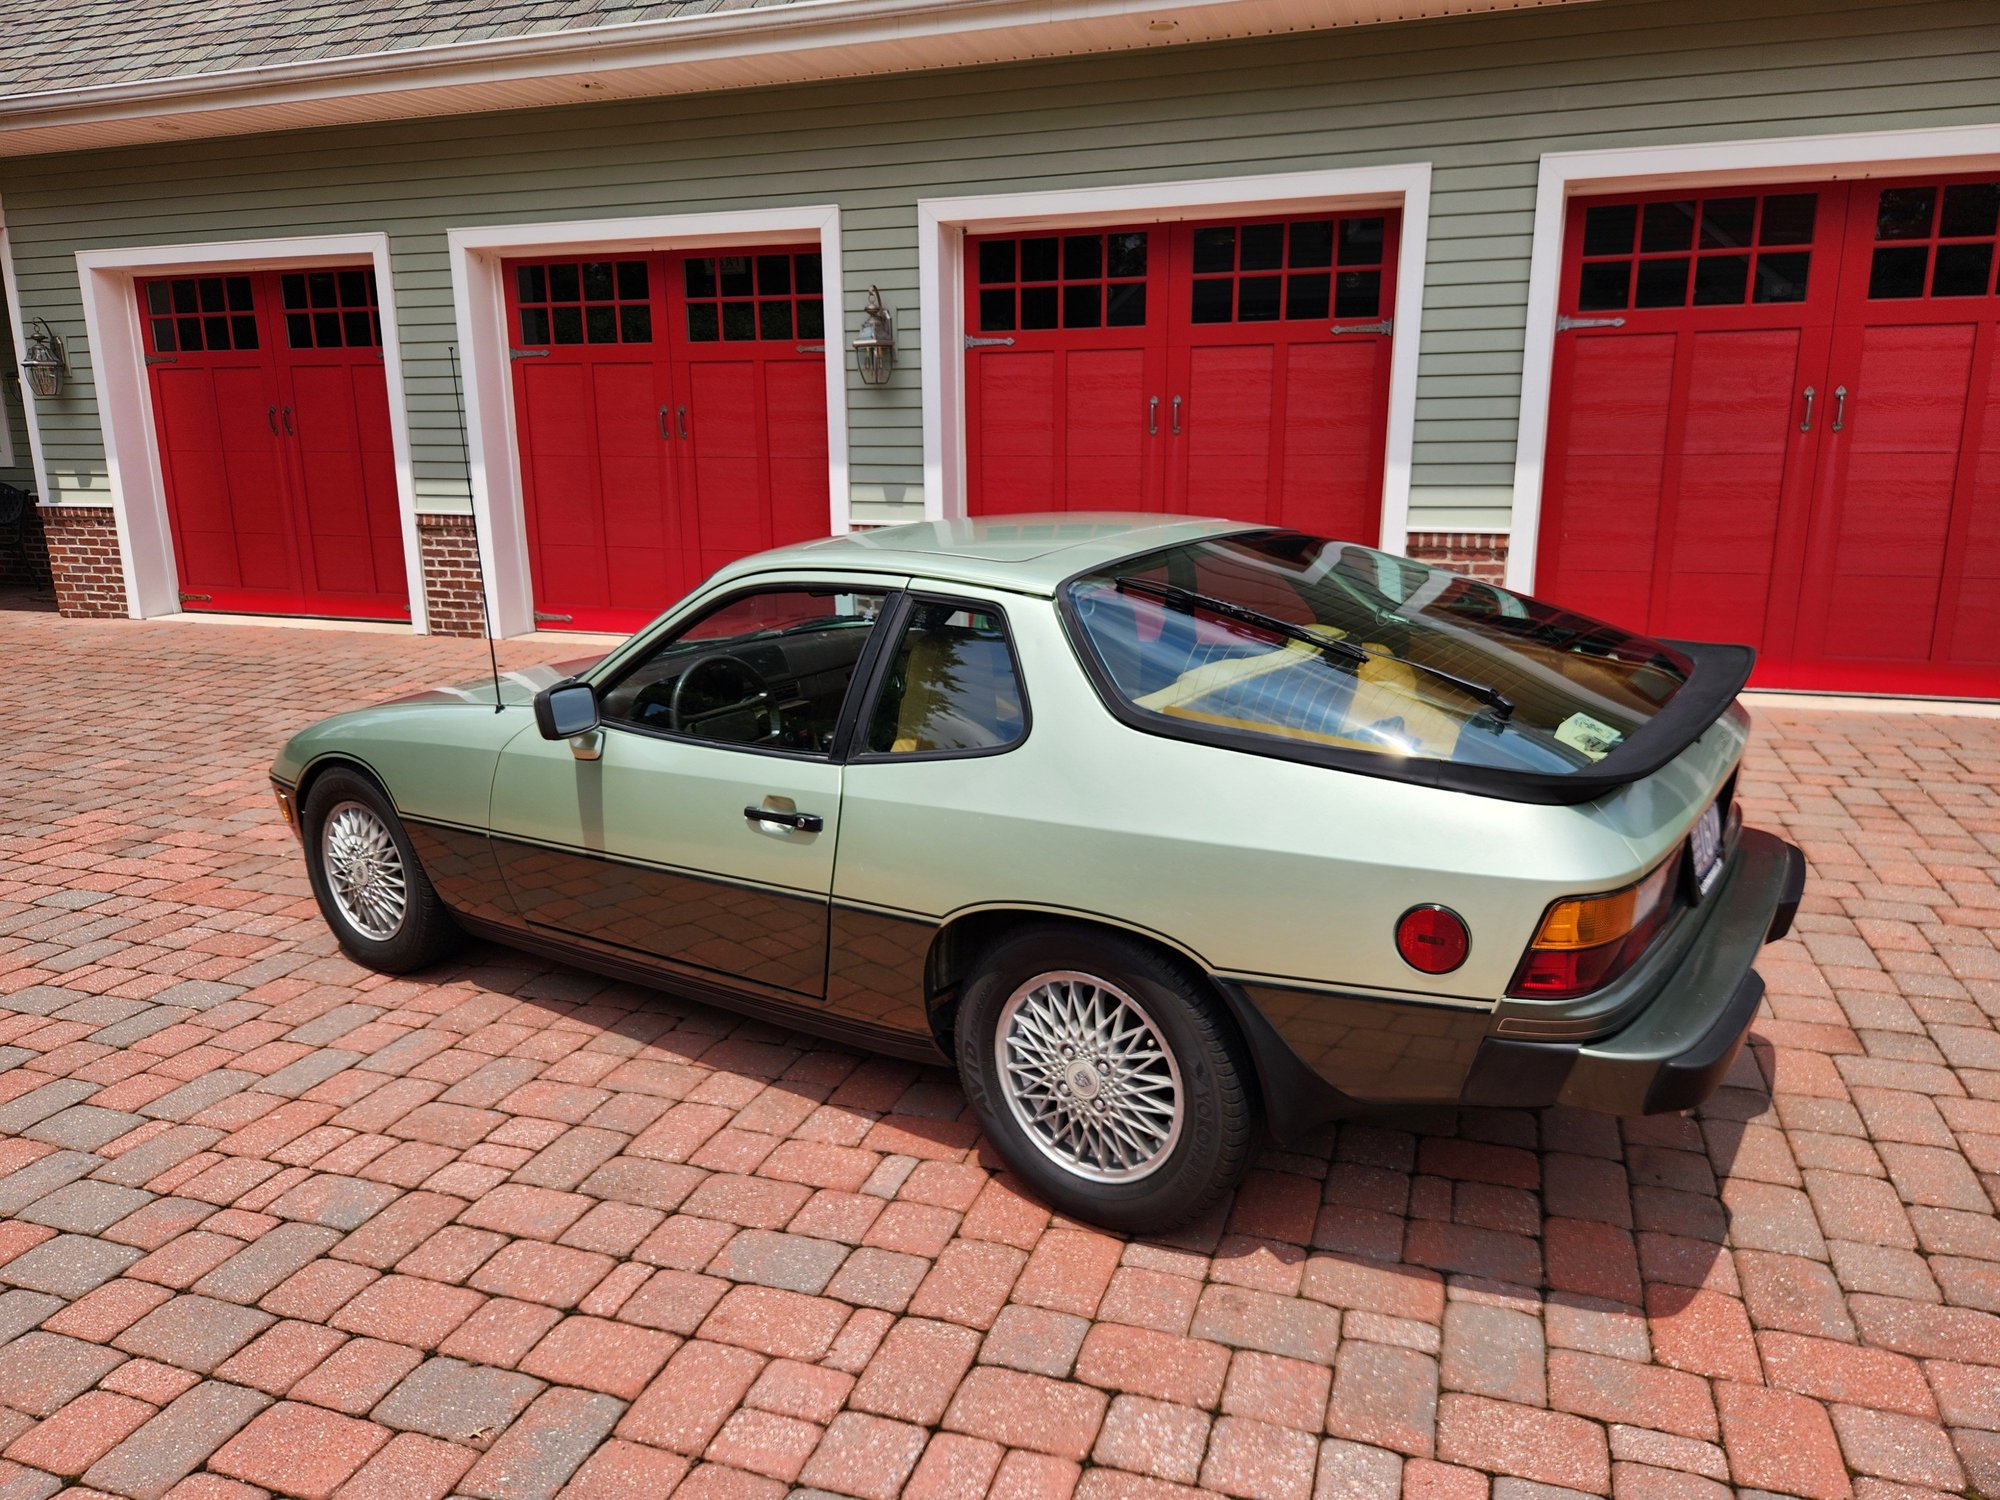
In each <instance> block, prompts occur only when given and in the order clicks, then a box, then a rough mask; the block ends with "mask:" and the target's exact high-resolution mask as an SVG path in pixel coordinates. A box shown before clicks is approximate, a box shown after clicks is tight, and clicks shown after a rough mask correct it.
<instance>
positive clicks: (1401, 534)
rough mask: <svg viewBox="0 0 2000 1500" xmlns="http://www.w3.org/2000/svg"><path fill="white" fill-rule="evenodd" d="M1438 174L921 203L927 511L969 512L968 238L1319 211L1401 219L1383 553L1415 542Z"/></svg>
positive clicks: (1383, 171)
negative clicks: (1420, 363)
mask: <svg viewBox="0 0 2000 1500" xmlns="http://www.w3.org/2000/svg"><path fill="white" fill-rule="evenodd" d="M1430 201H1431V166H1430V163H1429V162H1409V163H1405V164H1401V165H1394V166H1383V167H1350V168H1344V169H1340V170H1334V171H1325V172H1284V173H1275V174H1272V175H1270V176H1262V177H1209V178H1199V179H1194V180H1191V181H1186V182H1149V183H1134V184H1125V185H1121V186H1116V187H1089V188H1061V189H1055V190H1051V191H1047V192H1030V193H994V194H985V195H981V196H979V197H970V198H923V199H919V200H918V203H917V285H918V300H919V303H920V305H921V306H922V308H923V311H924V317H923V320H922V321H923V327H922V336H921V340H920V359H921V363H922V365H923V407H924V514H925V515H926V516H928V517H930V518H932V519H933V520H935V519H939V518H942V517H947V516H949V517H958V516H962V515H964V514H965V490H966V469H965V462H966V460H965V302H964V298H963V296H962V294H961V293H962V283H963V280H964V276H965V237H966V235H967V234H968V233H979V234H992V233H998V232H1003V231H1006V230H1009V229H1029V228H1041V227H1044V226H1047V225H1056V224H1059V225H1067V226H1078V225H1087V224H1121V223H1134V222H1154V223H1169V222H1172V221H1174V220H1178V219H1193V218H1227V217H1229V216H1231V215H1234V214H1284V213H1297V212H1310V211H1312V210H1315V209H1336V208H1368V207H1374V206H1377V205H1381V206H1384V207H1397V208H1400V209H1401V211H1402V216H1403V225H1402V230H1401V236H1402V240H1401V249H1400V251H1399V253H1398V256H1397V260H1396V305H1395V307H1394V308H1393V309H1392V316H1393V317H1394V318H1395V320H1396V321H1395V332H1394V335H1393V337H1392V339H1391V342H1390V354H1389V417H1388V439H1387V445H1386V447H1385V450H1384V455H1383V465H1382V535H1381V545H1382V547H1383V548H1384V549H1385V550H1387V551H1391V552H1401V551H1403V550H1404V548H1405V547H1406V546H1407V545H1408V542H1409V519H1410V453H1411V448H1412V446H1413V444H1414V441H1415V435H1416V417H1417V353H1418V349H1417V346H1418V343H1419V340H1420V338H1421V335H1422V332H1423V327H1422V324H1423V307H1424V251H1425V246H1426V242H1427V241H1428V239H1429V232H1430Z"/></svg>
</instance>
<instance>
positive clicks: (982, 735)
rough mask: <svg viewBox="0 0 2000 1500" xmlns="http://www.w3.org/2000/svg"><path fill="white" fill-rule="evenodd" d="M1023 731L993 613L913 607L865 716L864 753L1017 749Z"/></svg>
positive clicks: (999, 623) (1018, 696)
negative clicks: (893, 655)
mask: <svg viewBox="0 0 2000 1500" xmlns="http://www.w3.org/2000/svg"><path fill="white" fill-rule="evenodd" d="M1026 732H1027V706H1026V700H1025V699H1024V697H1023V696H1022V692H1021V679H1020V675H1019V673H1018V671H1017V670H1016V668H1015V664H1014V652H1013V648H1012V647H1011V646H1010V645H1009V643H1008V640H1007V627H1006V623H1005V621H1003V620H1002V619H1001V617H1000V615H999V614H998V612H997V611H993V610H986V609H981V608H979V607H978V606H976V605H960V604H947V603H937V602H925V603H922V604H919V605H917V607H916V608H915V609H914V610H913V611H912V612H911V614H910V621H909V624H908V625H907V626H906V627H905V628H904V631H903V639H902V641H901V642H900V643H899V644H898V646H897V649H896V657H895V660H894V662H893V664H892V665H891V666H890V669H889V676H888V678H887V679H886V680H885V681H884V683H883V685H882V690H881V694H880V696H879V697H878V698H877V700H876V703H875V707H874V709H873V711H872V712H871V713H870V714H869V719H868V751H869V753H870V754H873V755H896V756H902V755H949V754H959V755H962V754H965V753H967V752H968V751H979V750H998V749H1001V748H1004V747H1006V746H1008V745H1013V744H1016V743H1018V742H1019V741H1020V740H1021V738H1022V737H1023V736H1024V735H1025V734H1026Z"/></svg>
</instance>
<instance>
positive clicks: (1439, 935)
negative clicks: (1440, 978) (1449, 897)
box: [1396, 906, 1472, 974]
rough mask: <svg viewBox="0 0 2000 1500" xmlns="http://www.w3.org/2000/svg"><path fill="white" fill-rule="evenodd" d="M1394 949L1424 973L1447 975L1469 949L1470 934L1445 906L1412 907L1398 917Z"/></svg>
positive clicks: (1457, 915)
mask: <svg viewBox="0 0 2000 1500" xmlns="http://www.w3.org/2000/svg"><path fill="white" fill-rule="evenodd" d="M1396 951H1397V952H1398V953H1400V954H1402V955H1403V962H1404V963H1406V964H1408V965H1409V966H1410V967H1411V968H1413V969H1416V970H1418V971H1420V972H1421V973H1425V974H1449V973H1450V972H1451V971H1452V970H1453V969H1455V968H1457V967H1458V966H1459V965H1460V964H1462V963H1464V962H1465V955H1466V954H1468V953H1470V952H1471V951H1472V934H1471V933H1469V932H1467V931H1466V930H1465V921H1464V919H1463V918H1461V917H1460V916H1459V914H1458V913H1457V912H1455V911H1453V910H1452V909H1451V908H1450V907H1448V906H1413V907H1411V908H1410V909H1409V910H1408V911H1406V912H1404V913H1403V915H1402V916H1401V917H1400V918H1398V919H1397V922H1396Z"/></svg>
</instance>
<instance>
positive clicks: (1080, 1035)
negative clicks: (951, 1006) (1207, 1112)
mask: <svg viewBox="0 0 2000 1500" xmlns="http://www.w3.org/2000/svg"><path fill="white" fill-rule="evenodd" d="M994 1042H995V1046H994V1051H995V1053H996V1055H997V1058H998V1061H999V1074H1000V1087H1001V1092H1002V1094H1003V1095H1004V1096H1005V1097H1006V1100H1007V1105H1008V1108H1009V1109H1010V1110H1012V1112H1013V1115H1014V1119H1015V1120H1016V1122H1018V1123H1019V1125H1020V1126H1021V1128H1022V1130H1023V1131H1025V1132H1026V1134H1027V1137H1028V1139H1029V1140H1030V1141H1031V1142H1033V1143H1034V1145H1035V1146H1036V1147H1037V1148H1038V1149H1039V1150H1040V1151H1041V1152H1042V1154H1043V1155H1044V1156H1047V1157H1048V1158H1049V1159H1050V1160H1051V1161H1053V1162H1055V1163H1056V1164H1057V1165H1059V1166H1060V1167H1062V1168H1063V1169H1064V1170H1065V1171H1068V1172H1073V1173H1075V1174H1076V1175H1077V1176H1079V1177H1084V1178H1088V1179H1089V1180H1090V1181H1093V1182H1132V1181H1135V1180H1137V1179H1138V1178H1141V1177H1145V1176H1147V1175H1149V1174H1150V1173H1152V1172H1154V1171H1155V1170H1157V1169H1158V1168H1159V1166H1160V1164H1161V1163H1162V1162H1164V1161H1165V1160H1166V1159H1167V1157H1168V1156H1169V1155H1171V1154H1172V1152H1173V1149H1174V1147H1175V1145H1176V1144H1177V1143H1178V1142H1179V1140H1180V1137H1181V1128H1182V1126H1183V1124H1184V1122H1185V1119H1186V1113H1187V1103H1186V1098H1185V1094H1184V1091H1183V1089H1182V1086H1181V1074H1180V1067H1179V1065H1178V1064H1177V1063H1176V1062H1175V1061H1174V1056H1173V1052H1172V1050H1171V1049H1170V1048H1169V1047H1168V1046H1167V1042H1166V1038H1165V1037H1163V1036H1162V1035H1161V1034H1160V1030H1159V1028H1158V1027H1157V1026H1155V1025H1154V1024H1153V1020H1152V1018H1151V1017H1150V1016H1148V1015H1147V1014H1146V1012H1145V1011H1144V1010H1143V1009H1141V1008H1140V1007H1139V1005H1138V1004H1137V1003H1136V1002H1135V1001H1134V1000H1133V999H1132V997H1131V996H1130V995H1128V994H1126V993H1125V992H1124V991H1123V990H1121V989H1119V988H1118V986H1116V985H1114V984H1112V983H1110V982H1109V981H1107V980H1104V979H1100V978H1096V977H1094V976H1092V975H1089V974H1083V973H1078V972H1075V971H1071V970H1061V971H1057V972H1053V973H1047V974H1037V975H1036V976H1035V977H1034V978H1032V979H1030V980H1028V981H1027V983H1025V984H1023V985H1021V986H1020V987H1019V988H1018V989H1016V990H1015V991H1014V993H1013V994H1012V996H1010V997H1009V998H1008V1000H1007V1003H1006V1004H1005V1005H1003V1006H1002V1007H1001V1008H1000V1016H999V1021H998V1023H997V1026H996V1028H995V1033H994Z"/></svg>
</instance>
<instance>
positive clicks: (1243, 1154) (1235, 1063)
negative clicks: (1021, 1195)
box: [954, 924, 1257, 1234]
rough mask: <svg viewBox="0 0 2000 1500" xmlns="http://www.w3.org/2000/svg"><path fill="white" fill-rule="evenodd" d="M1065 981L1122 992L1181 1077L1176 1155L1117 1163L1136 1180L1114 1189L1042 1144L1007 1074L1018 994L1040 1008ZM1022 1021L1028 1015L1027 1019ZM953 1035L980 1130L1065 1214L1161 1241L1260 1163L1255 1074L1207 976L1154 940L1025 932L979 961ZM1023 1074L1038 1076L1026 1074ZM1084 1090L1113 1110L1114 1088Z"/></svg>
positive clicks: (1052, 929) (1165, 1149)
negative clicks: (1047, 989)
mask: <svg viewBox="0 0 2000 1500" xmlns="http://www.w3.org/2000/svg"><path fill="white" fill-rule="evenodd" d="M1059 974H1076V975H1082V976H1086V977H1087V978H1088V979H1089V980H1091V981H1094V982H1095V983H1096V984H1097V985H1099V986H1109V987H1110V989H1111V990H1112V991H1115V992H1117V993H1116V996H1115V998H1116V999H1117V1000H1122V1001H1124V1002H1126V1003H1129V1004H1130V1005H1132V1006H1133V1007H1134V1008H1136V1010H1137V1011H1138V1012H1139V1013H1140V1014H1141V1015H1142V1016H1143V1017H1144V1019H1145V1020H1146V1021H1149V1022H1150V1023H1151V1026H1152V1030H1153V1033H1154V1035H1155V1036H1157V1038H1158V1039H1159V1041H1160V1042H1161V1043H1163V1044H1164V1046H1163V1051H1164V1053H1165V1055H1166V1056H1169V1057H1171V1058H1172V1061H1173V1066H1174V1068H1175V1069H1177V1070H1178V1075H1179V1076H1178V1095H1179V1099H1180V1102H1181V1111H1180V1124H1179V1128H1178V1133H1177V1135H1176V1136H1174V1137H1173V1139H1172V1143H1171V1145H1170V1146H1169V1145H1166V1144H1164V1142H1161V1143H1157V1144H1156V1153H1155V1154H1154V1155H1153V1156H1152V1157H1150V1158H1140V1157H1138V1156H1137V1155H1136V1153H1135V1154H1134V1159H1133V1160H1132V1161H1129V1162H1127V1163H1125V1164H1124V1166H1123V1167H1122V1168H1117V1164H1116V1163H1115V1161H1114V1162H1113V1163H1112V1166H1113V1167H1114V1168H1117V1169H1118V1170H1123V1171H1126V1172H1131V1173H1134V1174H1136V1175H1131V1176H1128V1177H1126V1178H1124V1179H1123V1180H1103V1176H1102V1175H1101V1172H1100V1175H1097V1176H1093V1175H1090V1167H1091V1164H1090V1163H1084V1164H1083V1165H1081V1166H1074V1165H1071V1164H1070V1163H1069V1162H1066V1161H1064V1160H1062V1159H1061V1158H1060V1157H1059V1155H1057V1154H1054V1153H1056V1152H1058V1151H1061V1150H1063V1149H1065V1148H1064V1147H1063V1145H1062V1144H1061V1143H1060V1142H1057V1141H1051V1143H1050V1144H1049V1145H1044V1144H1042V1143H1041V1140H1040V1139H1038V1137H1037V1135H1036V1134H1031V1132H1030V1128H1029V1126H1028V1124H1027V1123H1025V1122H1024V1118H1023V1115H1024V1114H1025V1113H1027V1112H1028V1111H1029V1110H1030V1108H1031V1107H1032V1106H1031V1105H1030V1104H1028V1103H1022V1104H1019V1105H1017V1104H1016V1103H1015V1102H1014V1099H1015V1095H1016V1094H1017V1093H1018V1091H1019V1089H1020V1087H1021V1086H1022V1085H1019V1084H1017V1086H1016V1089H1015V1090H1011V1091H1010V1089H1009V1087H1008V1085H1007V1083H1006V1082H1005V1081H1004V1080H1003V1077H1002V1064H1001V1059H1000V1050H1001V1043H1000V1033H999V1028H1000V1024H1001V1021H1002V1018H1003V1017H1006V1016H1007V1015H1008V1007H1009V1005H1010V1003H1012V1002H1014V1001H1015V998H1016V996H1017V995H1019V996H1022V997H1023V998H1022V1001H1021V1006H1023V1007H1025V1006H1027V1005H1029V1004H1030V999H1029V996H1030V995H1031V993H1032V992H1033V991H1035V990H1036V989H1037V986H1036V984H1035V981H1037V980H1038V979H1040V978H1042V977H1043V976H1049V975H1059ZM1106 1003H1109V1002H1108V1001H1107V1002H1106ZM1020 1013H1021V1011H1020V1008H1019V1007H1017V1010H1016V1016H1019V1015H1020ZM1126 1024H1127V1025H1130V1024H1131V1023H1130V1022H1127V1023H1126ZM1009 1025H1010V1028H1016V1027H1017V1026H1018V1022H1017V1021H1016V1020H1015V1019H1014V1018H1012V1017H1010V1018H1009ZM954 1032H955V1038H954V1040H955V1043H956V1049H957V1053H958V1072H959V1077H960V1079H961V1081H962V1082H963V1085H964V1088H965V1092H966V1097H967V1098H969V1099H970V1100H971V1101H972V1107H973V1110H974V1112H975V1113H976V1114H977V1115H978V1117H979V1123H980V1125H981V1126H982V1127H983V1128H984V1129H985V1131H986V1134H987V1136H988V1138H989V1139H990V1140H991V1141H992V1142H993V1144H994V1146H995V1148H996V1149H997V1150H998V1151H999V1153H1000V1155H1001V1156H1002V1157H1003V1158H1004V1159H1005V1160H1006V1162H1007V1165H1008V1166H1010V1167H1012V1168H1013V1169H1014V1170H1015V1171H1016V1172H1018V1173H1019V1174H1020V1175H1021V1176H1022V1177H1023V1178H1025V1179H1026V1180H1027V1181H1028V1183H1029V1184H1030V1185H1031V1186H1032V1187H1033V1189H1034V1190H1035V1191H1036V1192H1037V1193H1038V1194H1040V1195H1041V1197H1042V1198H1044V1199H1045V1200H1046V1201H1047V1202H1048V1203H1050V1204H1051V1205H1053V1206H1054V1207H1055V1208H1057V1209H1059V1210H1061V1211H1062V1212H1063V1213H1065V1214H1068V1215H1071V1216H1073V1217H1075V1218H1079V1219H1085V1220H1089V1221H1090V1222H1092V1223H1096V1224H1101V1225H1103V1226H1104V1227H1106V1228H1108V1229H1115V1230H1120V1231H1123V1232H1125V1233H1128V1234H1158V1233H1162V1232H1165V1231H1167V1230H1171V1229H1175V1228H1178V1227H1179V1226H1181V1225H1183V1224H1185V1223H1186V1222H1187V1221H1188V1220H1190V1219H1192V1218H1194V1217H1195V1216H1196V1215H1197V1214H1199V1213H1200V1212H1201V1211H1202V1210H1203V1209H1205V1208H1207V1207H1208V1206H1209V1205H1210V1204H1211V1203H1213V1202H1214V1201H1215V1200H1216V1199H1217V1198H1219V1197H1220V1196H1221V1195H1222V1194H1224V1193H1226V1192H1228V1191H1229V1190H1230V1189H1232V1188H1233V1187H1235V1186H1236V1184H1237V1182H1238V1181H1239V1180H1240V1179H1241V1178H1242V1176H1243V1172H1244V1170H1245V1168H1247V1167H1248V1165H1249V1162H1250V1153H1251V1150H1252V1148H1253V1146H1254V1144H1255V1140H1256V1133H1257V1118H1256V1110H1255V1105H1254V1103H1253V1097H1254V1096H1253V1093H1252V1082H1251V1075H1250V1070H1249V1069H1248V1067H1247V1066H1246V1065H1245V1064H1244V1062H1243V1061H1242V1054H1241V1050H1240V1047H1239V1045H1238V1043H1237V1041H1236V1038H1235V1033H1234V1029H1233V1027H1232V1026H1231V1025H1230V1024H1229V1021H1228V1019H1227V1016H1226V1014H1225V1013H1224V1012H1223V1010H1222V1008H1221V1005H1220V1003H1219V1002H1218V1001H1217V1000H1216V998H1215V997H1214V995H1213V994H1212V993H1211V992H1210V990H1209V988H1208V985H1207V983H1206V982H1205V981H1204V980H1203V978H1202V977H1201V975H1200V974H1199V973H1197V972H1196V971H1195V970H1194V969H1193V968H1192V967H1191V966H1189V965H1187V964H1185V963H1183V962H1181V961H1180V960H1178V959H1177V958H1172V957H1170V956H1168V955H1166V954H1163V953H1161V952H1160V951H1158V950H1157V949H1154V948H1153V947H1151V946H1149V945H1148V944H1146V943H1143V942H1140V941H1138V940H1136V939H1133V938H1126V937H1122V936H1117V935H1113V934H1110V933H1104V932H1100V931H1096V930H1094V929H1090V928H1085V927H1076V926H1069V925H1064V924H1037V925H1035V926H1032V927H1025V928H1020V929H1017V930H1015V931H1014V932H1011V933H1009V934H1007V935H1005V936H1003V937H1001V938H999V939H997V940H995V941H994V942H993V943H991V944H989V945H988V946H987V948H986V949H985V950H984V951H983V952H981V953H980V955H979V956H978V958H977V959H975V960H974V963H973V966H972V971H971V975H970V977H969V978H968V979H967V980H966V981H965V984H964V986H963V988H962V990H961V991H960V996H959V1003H958V1010H957V1015H956V1017H955V1018H954ZM1010 1034H1014V1035H1018V1034H1019V1033H1018V1030H1010ZM1013 1055H1014V1056H1015V1057H1016V1058H1017V1059H1018V1058H1019V1057H1020V1056H1021V1054H1020V1053H1019V1052H1015V1053H1014V1054H1013ZM1051 1066H1056V1065H1055V1064H1053V1063H1052V1064H1051ZM1060 1066H1061V1067H1062V1068H1073V1067H1075V1066H1076V1065H1075V1064H1074V1063H1068V1064H1062V1065H1060ZM1013 1076H1014V1077H1015V1078H1016V1079H1017V1080H1018V1079H1027V1078H1029V1077H1030V1076H1031V1075H1030V1074H1029V1073H1027V1072H1025V1071H1023V1070H1021V1069H1019V1068H1017V1069H1016V1070H1015V1071H1014V1074H1013ZM1069 1076H1074V1075H1069ZM1107 1076H1108V1075H1107ZM1155 1076H1157V1074H1156V1075H1155ZM1081 1081H1082V1082H1083V1083H1085V1084H1086V1085H1087V1086H1088V1087H1089V1088H1090V1089H1092V1090H1097V1089H1099V1088H1100V1087H1102V1088H1103V1089H1104V1091H1105V1098H1106V1107H1113V1104H1114V1101H1113V1100H1112V1098H1111V1088H1110V1085H1108V1084H1106V1085H1100V1084H1099V1083H1097V1082H1094V1081H1091V1080H1089V1079H1088V1078H1085V1079H1083V1080H1081ZM1154 1086H1155V1088H1156V1089H1157V1088H1158V1087H1159V1085H1158V1084H1157V1083H1156V1084H1155V1085H1154ZM1076 1092H1077V1093H1078V1094H1080V1092H1081V1091H1080V1090H1078V1091H1076ZM1155 1097H1160V1095H1158V1094H1156V1095H1155ZM1092 1102H1093V1103H1095V1094H1093V1096H1092ZM1056 1133H1057V1134H1060V1132H1056ZM1046 1138H1047V1137H1044V1139H1046ZM1081 1150H1082V1148H1077V1149H1074V1150H1071V1152H1070V1154H1071V1155H1072V1156H1076V1155H1080V1154H1081ZM1100 1154H1101V1153H1100Z"/></svg>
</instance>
